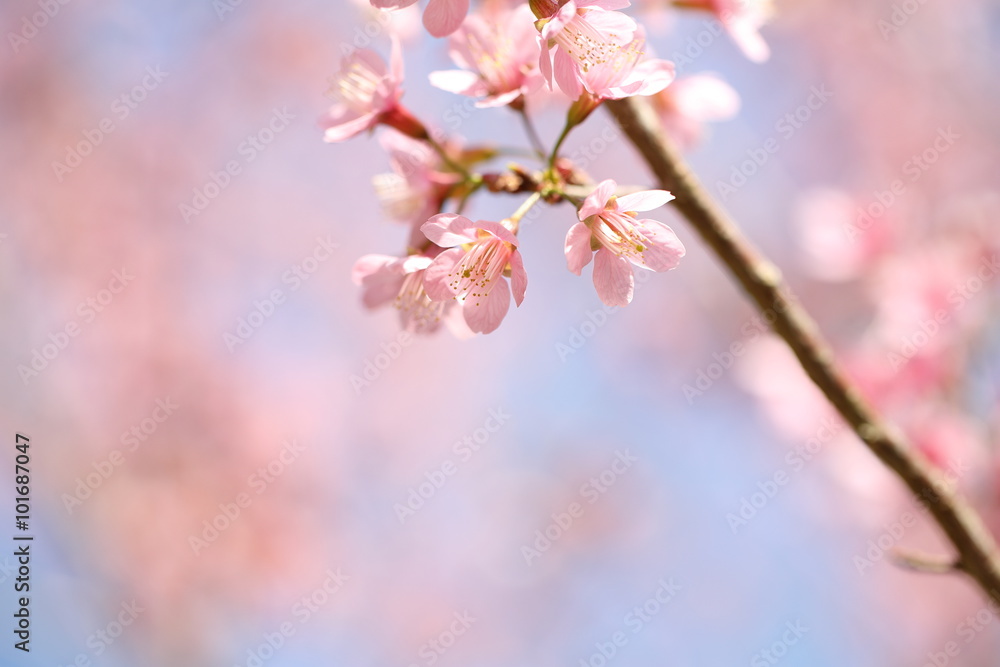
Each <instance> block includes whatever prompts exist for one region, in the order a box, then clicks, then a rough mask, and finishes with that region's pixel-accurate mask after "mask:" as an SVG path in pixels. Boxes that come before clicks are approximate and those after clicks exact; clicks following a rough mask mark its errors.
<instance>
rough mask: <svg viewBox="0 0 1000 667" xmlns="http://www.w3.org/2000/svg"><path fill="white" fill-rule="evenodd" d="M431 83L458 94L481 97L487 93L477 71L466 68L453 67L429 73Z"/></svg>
mask: <svg viewBox="0 0 1000 667" xmlns="http://www.w3.org/2000/svg"><path fill="white" fill-rule="evenodd" d="M428 78H429V79H430V81H431V85H432V86H434V87H435V88H440V89H441V90H447V91H448V92H449V93H455V94H456V95H468V96H470V97H479V96H480V95H485V94H486V92H487V91H486V87H485V86H484V85H483V81H482V79H480V78H479V75H478V74H476V73H475V72H469V71H468V70H464V69H452V70H444V71H437V72H431V73H430V74H429V75H428Z"/></svg>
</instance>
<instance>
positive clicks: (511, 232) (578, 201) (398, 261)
mask: <svg viewBox="0 0 1000 667" xmlns="http://www.w3.org/2000/svg"><path fill="white" fill-rule="evenodd" d="M413 3H414V0H372V4H373V5H374V6H375V7H377V8H380V9H383V10H392V9H398V8H401V7H405V6H409V5H412V4H413ZM628 5H629V2H628V0H560V1H558V2H557V1H555V0H530V2H527V3H511V2H507V1H506V0H484V3H483V6H482V7H480V8H479V9H478V11H476V12H474V13H473V14H471V15H468V10H469V3H468V0H430V1H429V3H428V5H427V7H426V10H425V12H424V25H425V27H426V28H427V30H428V31H429V32H430V33H431V34H432V35H434V36H445V35H448V36H449V54H450V56H451V59H452V60H453V61H454V63H455V65H456V69H451V70H443V71H435V72H432V73H431V74H430V77H429V78H430V83H431V84H432V85H433V86H434V87H436V88H438V89H441V90H444V91H447V92H451V93H455V94H458V95H464V96H468V97H471V98H474V99H475V102H474V105H475V106H476V107H479V108H498V107H506V108H508V109H510V110H511V111H512V112H513V113H515V114H517V115H519V116H520V120H521V122H522V123H523V125H524V128H525V132H526V138H527V140H528V142H529V145H530V147H529V148H528V149H527V150H525V151H523V152H522V151H520V150H518V149H515V150H516V152H513V153H512V152H510V151H511V149H509V148H506V147H505V148H501V147H500V146H497V145H493V144H484V145H466V144H465V143H464V142H463V141H460V140H459V139H457V138H450V137H448V136H447V135H446V133H444V132H442V131H441V130H438V129H429V128H428V126H427V125H425V124H424V123H423V122H421V121H420V120H419V119H418V118H417V115H416V114H414V113H413V112H412V111H411V110H410V109H408V108H407V107H406V106H405V105H404V103H403V101H402V99H403V89H402V84H403V58H402V53H401V46H400V43H399V41H398V40H397V39H396V38H393V40H392V50H391V57H390V61H389V64H386V63H385V61H383V60H382V59H381V58H380V57H379V56H378V54H377V53H375V52H374V51H371V50H368V49H360V50H357V51H354V52H352V53H350V54H349V55H347V56H346V57H345V58H344V60H343V62H342V63H341V67H340V71H339V72H338V73H337V74H336V75H335V76H334V77H333V80H332V86H331V90H330V96H331V97H332V98H333V100H334V104H333V105H332V107H331V108H330V110H329V112H328V113H327V114H326V115H325V116H324V117H323V118H322V120H321V124H322V127H323V129H324V132H325V139H326V141H329V142H340V141H345V140H347V139H350V138H352V137H354V136H357V135H359V134H361V133H363V132H369V133H370V132H372V131H374V130H375V128H378V127H384V128H385V130H384V131H383V133H382V134H381V137H380V143H381V145H382V147H383V148H384V149H385V150H386V152H387V153H388V156H389V163H390V166H391V169H392V171H391V172H390V173H386V174H381V175H379V176H377V177H376V179H375V187H376V191H377V193H378V196H379V198H380V200H381V201H382V204H383V208H384V210H385V212H386V214H387V215H388V216H389V217H390V218H393V219H395V220H397V221H399V222H402V223H404V224H406V225H407V226H408V228H409V238H408V241H407V248H406V251H405V252H404V253H403V254H401V255H399V256H391V255H383V254H371V255H365V256H364V257H362V258H361V259H360V260H358V262H357V263H356V264H355V266H354V270H353V276H352V277H353V280H354V282H355V283H357V284H358V285H359V286H360V287H361V288H362V300H363V303H364V304H365V306H367V307H369V308H376V307H380V306H383V305H387V304H392V305H394V306H395V308H396V309H397V310H398V311H399V317H400V321H401V324H402V326H403V327H404V328H406V329H407V330H410V331H414V332H419V333H430V332H433V331H435V330H437V329H438V328H439V327H440V325H441V324H442V323H444V324H446V325H447V326H448V328H449V329H451V330H452V331H453V332H454V333H456V334H457V335H459V336H465V335H470V334H471V333H490V332H492V331H494V330H496V329H497V327H499V326H500V323H501V322H502V321H503V319H504V317H505V316H506V315H507V313H508V311H509V310H510V302H511V298H513V301H514V303H515V304H516V305H518V306H520V305H521V303H522V301H523V300H524V298H525V293H526V291H527V286H528V277H527V272H526V270H525V266H524V260H523V258H522V256H521V249H520V245H521V238H520V236H519V233H520V231H521V229H520V228H521V221H522V219H523V218H524V216H525V215H526V214H527V213H528V211H529V210H530V209H532V207H534V206H536V205H539V204H542V203H544V204H548V205H556V204H561V203H568V204H570V205H572V206H573V207H574V208H575V210H576V222H575V224H572V225H571V226H570V227H569V230H568V232H567V234H566V243H565V255H566V262H567V266H568V268H569V270H570V271H572V272H573V273H575V274H577V275H580V274H581V272H582V271H583V269H584V267H586V266H587V265H588V264H590V261H591V259H593V260H594V269H593V281H594V286H595V288H596V290H597V294H598V296H599V297H600V299H601V300H602V301H603V302H604V303H605V304H608V305H611V306H625V305H627V304H629V303H630V302H631V301H632V295H633V287H634V283H635V278H634V270H635V268H640V269H645V270H649V271H655V272H663V271H669V270H670V269H673V268H675V267H677V266H678V264H679V262H680V260H681V258H682V257H683V256H684V246H683V244H682V243H681V241H680V240H679V239H678V238H677V236H676V235H675V234H674V233H673V231H671V229H670V228H669V227H667V226H666V225H664V224H663V223H661V222H658V221H656V220H652V219H645V218H640V217H639V213H641V212H646V211H654V210H656V209H658V208H660V207H662V206H663V205H665V204H666V203H667V202H669V201H670V200H671V199H673V197H672V196H671V195H670V193H668V192H665V191H663V190H648V191H635V190H636V189H635V188H619V186H618V185H617V183H616V182H615V181H614V180H611V179H606V180H604V181H602V182H600V183H598V184H593V182H592V181H591V180H590V178H589V177H588V176H587V174H586V173H584V172H583V170H582V168H580V167H579V166H578V165H576V164H574V163H573V161H572V160H570V159H568V158H567V157H565V156H564V155H562V154H561V152H560V149H561V148H562V145H563V142H564V141H565V140H566V138H567V136H568V135H569V134H570V132H571V131H572V130H573V129H574V128H575V127H577V126H578V125H580V124H581V123H583V122H584V121H585V120H586V119H587V118H588V117H589V115H590V114H591V113H592V112H593V111H594V110H595V109H597V108H598V107H599V106H600V105H601V104H602V103H603V102H605V101H606V100H618V99H622V98H626V97H633V96H644V97H649V98H650V99H651V100H652V101H653V104H654V107H655V108H656V109H657V110H658V111H659V113H660V115H661V117H662V119H663V121H664V125H665V127H666V128H667V130H668V131H671V132H673V133H675V134H676V136H677V139H678V140H679V141H680V142H681V143H682V144H683V145H691V144H693V143H694V142H695V140H696V139H697V137H698V134H699V131H700V126H701V123H702V122H704V121H707V120H720V119H724V118H727V117H730V116H732V115H733V114H734V113H735V112H736V109H737V108H738V104H739V100H738V97H737V96H736V94H735V92H733V91H732V89H731V88H729V87H728V86H727V85H726V84H725V83H724V82H722V81H721V80H718V79H717V78H714V77H712V76H711V75H707V74H706V75H695V76H692V77H687V78H686V79H682V80H681V81H680V82H679V83H678V84H677V92H676V93H672V92H671V84H672V83H673V81H674V66H673V64H672V63H670V62H668V61H666V60H661V59H657V58H653V57H650V56H649V55H648V53H647V47H646V37H645V31H644V29H643V28H642V26H640V25H639V24H638V23H637V22H636V21H635V20H634V19H633V18H631V17H630V16H628V15H627V14H625V13H624V12H622V11H621V10H623V9H625V8H627V7H628ZM684 6H685V7H687V8H693V9H700V10H704V11H711V12H715V13H716V14H719V15H720V16H722V15H723V13H724V15H725V17H726V21H727V23H726V25H727V26H731V25H737V24H739V20H737V19H738V17H736V18H734V17H733V16H732V15H731V14H732V12H730V11H729V10H728V9H727V8H724V7H721V6H720V5H717V4H716V3H704V6H702V4H701V3H693V2H688V3H684ZM734 34H735V32H734ZM741 34H742V33H741ZM558 96H562V97H563V98H564V99H566V100H567V101H566V107H565V109H566V116H565V123H564V127H563V130H562V132H561V133H560V135H559V136H558V138H557V139H556V140H555V141H554V142H552V143H551V144H550V145H547V144H546V143H545V142H544V141H543V140H542V138H541V136H540V134H539V133H538V131H537V129H536V128H535V124H534V118H533V117H534V116H535V115H537V113H538V111H539V109H540V108H541V107H543V106H550V107H551V106H552V105H553V99H554V97H558ZM515 155H516V156H517V157H519V158H523V157H524V156H525V155H527V156H530V157H529V158H528V159H530V160H533V161H536V162H537V164H535V165H533V166H532V165H524V164H520V163H514V162H510V161H509V160H510V158H511V157H512V156H515ZM498 158H503V159H506V160H508V161H507V162H506V163H505V164H504V165H503V166H502V167H500V168H497V167H495V166H494V165H495V164H496V160H497V159H498ZM482 191H487V192H492V193H496V194H515V195H516V194H522V195H525V196H526V199H524V200H522V202H521V204H520V205H519V206H518V207H517V208H516V210H514V211H513V212H512V213H511V214H510V215H509V216H508V217H506V218H504V219H503V220H500V221H491V220H473V219H472V218H470V217H467V216H466V215H464V213H465V210H466V208H467V205H469V204H470V202H471V200H472V198H473V195H476V194H477V193H479V192H482ZM552 217H553V216H547V217H546V219H550V218H552Z"/></svg>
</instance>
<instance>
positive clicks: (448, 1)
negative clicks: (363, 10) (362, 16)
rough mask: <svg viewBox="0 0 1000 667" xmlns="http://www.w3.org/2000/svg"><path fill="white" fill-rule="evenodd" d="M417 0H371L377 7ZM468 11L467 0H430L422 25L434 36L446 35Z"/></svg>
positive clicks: (392, 7)
mask: <svg viewBox="0 0 1000 667" xmlns="http://www.w3.org/2000/svg"><path fill="white" fill-rule="evenodd" d="M416 1H417V0H371V3H372V6H373V7H376V8H378V9H402V8H403V7H409V6H410V5H412V4H413V3H415V2H416ZM468 13H469V0H430V2H428V3H427V9H425V10H424V27H425V28H427V32H429V33H430V34H432V35H434V36H435V37H447V36H448V35H450V34H451V33H453V32H455V31H456V30H458V27H459V26H460V25H462V20H463V19H464V18H465V15H466V14H468Z"/></svg>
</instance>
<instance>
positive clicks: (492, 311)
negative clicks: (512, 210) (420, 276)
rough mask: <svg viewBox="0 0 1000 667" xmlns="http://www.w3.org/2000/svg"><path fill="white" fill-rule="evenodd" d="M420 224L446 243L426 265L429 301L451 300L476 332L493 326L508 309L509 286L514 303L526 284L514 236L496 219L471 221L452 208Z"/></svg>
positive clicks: (437, 240)
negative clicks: (438, 253)
mask: <svg viewBox="0 0 1000 667" xmlns="http://www.w3.org/2000/svg"><path fill="white" fill-rule="evenodd" d="M421 229H422V230H423V232H424V234H426V235H427V238H429V239H430V240H431V241H433V242H434V243H436V244H437V245H439V246H441V247H443V248H451V249H450V250H445V251H444V252H442V253H441V254H440V255H438V256H437V258H436V259H435V260H434V263H433V264H432V265H431V266H430V267H428V268H427V273H426V275H425V277H424V287H425V289H426V290H427V294H428V295H429V296H430V298H431V299H433V300H434V301H449V300H451V299H455V300H457V301H458V302H459V303H460V304H461V306H462V314H463V315H464V316H465V322H466V324H468V325H469V328H470V329H472V330H473V331H475V332H476V333H490V332H491V331H495V330H496V328H497V327H498V326H500V322H502V321H503V318H504V316H505V315H506V314H507V310H508V309H509V308H510V295H511V288H513V292H514V301H515V302H516V303H517V305H518V306H520V305H521V302H522V301H523V300H524V291H525V289H526V288H527V286H528V276H527V274H526V273H525V271H524V264H523V262H522V261H521V253H520V251H518V249H517V237H516V236H514V234H513V233H512V232H511V231H510V230H509V229H507V228H506V227H504V226H503V225H502V224H500V223H498V222H489V221H485V220H479V221H478V222H473V221H471V220H469V219H468V218H466V217H463V216H461V215H458V214H456V213H442V214H439V215H435V216H434V217H432V218H431V219H430V220H428V221H427V222H426V223H425V224H424V226H423V227H421ZM505 275H509V276H510V283H511V284H510V287H508V286H507V281H506V280H504V276H505Z"/></svg>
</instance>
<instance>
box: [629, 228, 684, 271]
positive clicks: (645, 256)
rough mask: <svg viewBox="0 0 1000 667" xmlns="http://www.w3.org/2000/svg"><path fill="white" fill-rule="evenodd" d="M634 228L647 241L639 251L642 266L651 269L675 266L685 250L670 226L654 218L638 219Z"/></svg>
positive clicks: (659, 269) (664, 269)
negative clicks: (647, 243)
mask: <svg viewBox="0 0 1000 667" xmlns="http://www.w3.org/2000/svg"><path fill="white" fill-rule="evenodd" d="M635 228H636V231H638V232H639V233H640V234H642V235H643V236H644V237H646V240H647V241H648V242H649V245H648V246H647V247H646V248H645V250H643V251H642V253H641V255H642V265H643V266H645V267H646V268H648V269H652V270H653V271H669V270H670V269H674V268H677V265H678V264H680V261H681V258H682V257H684V254H685V252H686V250H685V249H684V244H683V243H681V241H680V239H679V238H677V235H676V234H674V231H673V230H672V229H670V227H667V226H666V225H665V224H663V223H662V222H657V221H656V220H640V221H638V222H637V223H636V224H635Z"/></svg>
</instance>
